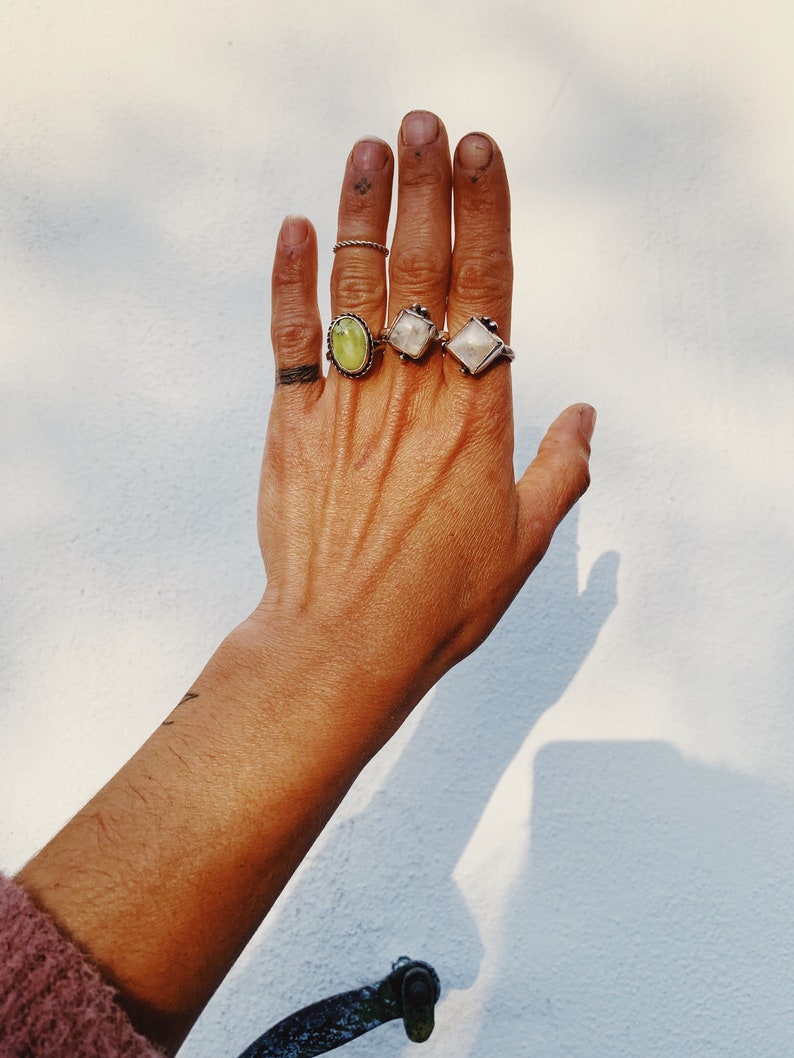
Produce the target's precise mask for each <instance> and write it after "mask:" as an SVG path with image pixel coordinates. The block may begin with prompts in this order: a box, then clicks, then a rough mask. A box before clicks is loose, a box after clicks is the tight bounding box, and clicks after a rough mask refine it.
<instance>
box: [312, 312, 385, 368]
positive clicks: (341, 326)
mask: <svg viewBox="0 0 794 1058" xmlns="http://www.w3.org/2000/svg"><path fill="white" fill-rule="evenodd" d="M379 344H380V343H379V342H377V341H375V339H374V338H373V337H372V334H371V333H370V329H369V327H367V325H366V323H365V322H364V320H362V318H361V317H360V316H357V315H356V314H355V312H343V313H340V315H339V316H335V317H334V318H333V319H332V320H331V325H330V327H329V328H328V352H327V353H326V354H325V355H326V356H327V358H328V359H329V360H330V361H331V363H332V364H333V365H334V367H335V368H336V370H337V371H338V372H339V373H340V375H344V376H345V377H346V378H361V376H362V375H366V373H367V371H369V369H370V368H371V367H372V357H373V354H374V352H375V348H376V346H377V345H379Z"/></svg>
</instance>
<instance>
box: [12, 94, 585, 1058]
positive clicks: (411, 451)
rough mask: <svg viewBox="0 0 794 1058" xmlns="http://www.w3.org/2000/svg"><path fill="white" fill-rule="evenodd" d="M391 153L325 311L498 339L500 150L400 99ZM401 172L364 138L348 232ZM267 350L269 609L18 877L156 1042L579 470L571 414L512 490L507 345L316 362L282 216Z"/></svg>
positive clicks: (345, 196) (190, 1009)
mask: <svg viewBox="0 0 794 1058" xmlns="http://www.w3.org/2000/svg"><path fill="white" fill-rule="evenodd" d="M396 153H397V162H398V202H397V217H396V222H395V229H394V238H393V242H392V247H391V255H390V257H389V259H388V261H387V260H386V258H385V257H384V255H383V254H381V253H379V252H377V251H376V250H372V249H369V248H362V247H347V248H343V249H341V250H340V251H339V252H338V253H337V254H336V257H335V259H334V268H333V273H332V281H331V302H332V312H333V314H334V315H337V314H339V313H341V312H354V313H356V314H357V315H359V316H361V317H362V318H363V319H364V320H365V321H366V323H367V325H368V326H369V328H370V330H371V331H372V333H373V334H376V335H377V334H379V333H381V332H382V331H383V329H384V327H385V326H386V325H387V324H388V323H389V322H391V321H392V320H393V319H394V318H395V317H396V315H397V313H398V312H399V311H400V309H401V308H405V307H407V306H409V305H411V304H413V303H415V302H418V303H420V304H422V305H424V306H426V307H427V309H428V314H429V317H430V319H431V320H433V321H434V322H435V323H436V324H437V325H438V327H439V329H443V328H444V327H446V328H447V329H448V330H449V331H450V332H451V333H454V332H455V331H456V330H457V329H459V328H460V327H461V326H462V325H463V324H464V323H465V322H466V321H467V320H468V319H469V317H470V316H472V315H475V316H480V315H487V316H490V317H492V318H493V319H495V320H497V321H498V324H499V335H500V337H502V338H503V339H504V340H505V341H509V340H510V310H511V299H512V278H513V272H512V257H511V248H510V203H509V191H508V184H507V178H506V175H505V169H504V164H503V160H502V156H501V153H500V151H499V149H498V147H497V146H496V144H495V143H494V142H493V141H492V140H491V139H490V137H488V136H485V135H484V134H481V133H474V134H471V135H469V136H467V137H465V138H464V139H463V140H462V141H461V143H460V144H459V145H458V147H457V150H456V152H455V156H454V161H453V160H452V159H451V158H450V152H449V146H448V141H447V134H446V131H445V129H444V127H443V125H442V124H441V123H440V122H439V121H438V119H437V118H435V117H434V116H433V115H430V114H427V113H425V112H415V113H413V114H410V115H408V117H407V118H406V119H405V120H404V122H403V124H402V127H401V129H400V134H399V137H398V145H397V152H396ZM393 170H394V158H393V155H392V152H391V150H390V148H389V147H388V146H387V145H386V144H385V143H383V142H381V141H380V140H376V139H366V140H362V141H359V143H358V144H356V146H355V147H354V149H353V151H352V152H351V155H350V157H349V158H348V161H347V166H346V169H345V175H344V180H343V185H342V193H341V198H340V207H339V223H338V238H339V239H340V240H341V239H368V240H373V241H375V242H378V243H384V242H385V240H386V236H387V226H388V221H389V214H390V210H391V194H392V179H393ZM453 215H454V223H455V233H456V234H455V244H454V247H453V246H452V243H451V231H452V226H451V220H452V216H453ZM387 268H388V283H387ZM445 321H446V322H445ZM272 342H273V349H274V354H275V366H276V379H277V384H276V386H275V392H274V397H273V403H272V407H271V411H270V420H269V425H268V431H267V440H266V444H265V453H264V459H263V465H262V478H261V488H260V499H259V507H258V530H259V540H260V544H261V549H262V555H263V559H264V564H265V569H266V572H267V587H266V590H265V593H264V596H263V598H262V601H261V603H260V605H259V606H258V607H257V608H256V610H255V611H254V613H253V614H251V616H250V617H248V618H247V619H246V620H245V621H243V622H242V624H241V625H239V626H238V627H237V628H236V629H235V630H234V631H233V632H231V634H230V635H229V636H228V638H227V639H226V640H225V641H224V642H223V643H222V644H221V646H220V647H219V648H218V650H217V652H216V653H215V654H214V655H213V657H212V658H211V659H210V661H209V663H208V664H207V666H206V668H205V669H204V671H203V672H202V673H201V675H200V676H199V677H198V679H197V680H196V682H195V683H194V685H193V686H192V687H191V688H190V691H189V693H188V694H187V695H186V696H185V698H184V699H183V700H182V702H181V703H180V704H179V706H178V707H177V708H176V709H175V710H174V711H173V712H172V713H171V714H170V716H169V717H168V718H167V720H166V721H165V723H164V724H163V725H162V726H161V727H160V728H158V730H157V731H156V732H155V733H154V734H153V735H152V736H151V738H150V739H149V740H148V741H147V742H146V743H145V745H144V746H143V747H142V748H141V749H140V750H139V751H138V752H137V753H136V754H135V756H134V757H133V758H132V759H131V760H130V761H129V763H128V764H127V765H125V767H124V768H123V769H122V770H121V771H120V772H119V773H118V774H117V775H116V776H115V777H114V778H113V779H112V780H111V781H110V782H109V783H108V784H107V785H106V786H105V787H104V789H103V790H101V791H100V792H99V793H98V794H97V795H96V797H94V799H93V800H92V801H91V802H90V803H89V804H88V805H87V806H86V807H85V808H84V809H83V810H82V811H81V812H80V813H79V814H78V815H77V816H76V817H75V818H74V819H73V820H72V821H71V822H70V823H69V824H68V825H67V826H66V827H65V828H64V830H63V831H61V833H60V834H58V835H57V836H56V837H55V838H54V839H53V841H52V842H50V844H49V845H47V846H46V848H45V849H44V850H43V851H42V852H40V853H39V854H38V855H37V856H36V857H35V858H34V859H33V860H32V861H31V862H30V863H29V864H28V865H27V866H26V867H25V868H24V869H23V871H22V872H21V873H20V875H19V878H18V880H19V881H20V882H21V883H22V884H23V885H25V886H26V887H27V888H28V890H29V891H30V892H31V893H32V894H33V895H34V897H35V899H36V900H37V901H38V902H39V903H40V904H41V905H42V906H43V907H45V908H46V909H47V910H48V911H49V912H50V913H51V914H52V915H53V916H54V917H55V918H56V920H57V921H58V922H59V923H60V924H61V925H62V926H63V927H64V928H65V929H66V930H67V931H68V932H69V933H70V934H71V935H72V936H73V937H74V938H75V939H76V940H77V942H78V943H79V944H80V945H81V946H82V948H83V949H84V950H85V951H86V952H87V953H88V954H89V955H90V956H91V957H92V958H93V959H94V960H95V961H96V962H97V963H98V964H99V965H100V966H101V968H102V969H103V971H104V973H105V974H106V976H107V977H108V978H109V979H110V980H111V981H112V982H113V983H114V984H115V985H116V986H117V987H118V989H119V991H120V997H121V1001H122V1003H123V1004H124V1005H125V1007H126V1009H127V1010H128V1011H129V1012H130V1014H131V1016H132V1019H133V1022H134V1023H135V1024H136V1026H137V1027H138V1028H139V1029H140V1031H142V1032H143V1033H144V1034H146V1035H148V1036H150V1037H151V1038H153V1039H155V1040H156V1041H158V1042H160V1043H161V1044H162V1045H163V1046H165V1047H166V1048H167V1050H168V1051H170V1052H172V1053H173V1052H174V1051H175V1050H176V1048H177V1047H178V1045H179V1043H180V1042H181V1041H182V1039H184V1036H185V1035H186V1033H187V1032H188V1031H189V1029H190V1027H191V1025H192V1024H193V1022H194V1021H195V1019H196V1017H197V1016H198V1015H199V1013H200V1012H201V1010H202V1008H203V1007H204V1005H205V1004H206V1002H207V1001H208V999H209V998H210V996H211V995H212V993H213V992H214V991H215V989H216V988H217V986H218V984H219V983H220V981H221V980H222V979H223V977H224V975H225V974H226V973H227V971H228V970H229V968H230V967H231V965H232V963H233V962H234V960H235V959H236V958H237V956H238V955H239V953H240V951H241V950H242V948H243V946H244V945H245V943H246V942H247V941H248V939H249V938H250V936H251V935H252V933H253V932H254V930H255V929H256V928H257V926H258V925H259V924H260V922H261V920H262V918H263V917H264V915H265V914H266V913H267V911H268V910H269V908H270V907H271V906H272V904H273V902H274V900H275V899H276V897H277V896H278V894H279V893H280V891H281V889H282V888H283V886H284V884H285V883H286V881H287V880H288V879H289V877H290V875H291V874H292V873H293V871H294V870H295V868H296V867H297V865H298V864H299V863H300V861H301V859H302V858H303V856H304V855H305V853H306V851H307V850H308V849H309V847H310V846H311V844H312V842H313V841H314V840H315V838H316V837H317V835H318V833H319V832H320V830H321V829H322V827H323V826H324V824H325V823H326V821H327V820H328V818H329V816H330V815H331V813H332V812H333V810H334V808H335V807H336V805H337V804H338V803H339V801H340V800H341V798H342V797H343V796H344V794H345V792H346V791H347V789H348V788H349V786H350V784H351V782H352V781H353V780H354V779H355V777H356V776H357V775H358V773H359V772H360V770H361V768H362V767H363V766H364V765H365V764H366V762H367V761H368V760H369V759H370V758H371V756H372V755H373V754H374V753H375V752H376V751H377V750H378V749H379V748H380V747H381V746H382V745H383V744H384V742H385V741H386V740H387V739H388V738H389V736H390V735H391V734H392V733H393V732H394V731H395V729H396V728H397V727H398V726H399V725H400V723H401V722H402V720H403V719H404V718H405V717H406V716H407V714H408V713H409V712H410V710H411V709H412V708H413V707H414V706H415V705H416V704H417V702H418V701H419V700H420V699H421V698H422V696H423V695H424V694H425V693H426V692H427V691H428V690H429V688H430V687H432V686H433V684H434V683H435V682H436V681H437V680H438V679H439V678H440V677H441V676H442V675H443V674H444V673H445V672H446V671H447V670H448V669H449V668H451V667H452V666H453V665H454V664H455V663H456V662H457V661H459V660H460V659H461V658H463V657H464V656H465V655H467V654H468V653H470V652H471V651H472V650H473V649H474V648H475V647H477V646H478V644H480V643H481V642H482V640H483V639H484V638H485V637H486V636H487V635H488V634H489V632H490V631H491V630H492V628H493V627H494V625H495V624H496V622H497V621H498V619H499V617H500V616H501V614H502V613H503V612H504V610H505V609H506V607H507V606H508V605H509V604H510V602H511V600H512V599H513V597H514V596H515V594H516V592H517V591H518V590H519V588H520V587H521V585H522V584H523V583H524V581H525V580H526V578H527V577H528V576H529V574H530V573H531V571H532V570H533V568H534V567H535V566H536V565H537V563H538V562H539V561H540V559H541V558H542V556H543V554H544V552H545V551H546V548H547V547H548V544H549V541H550V539H551V536H552V533H553V532H554V529H555V528H556V526H557V525H558V524H559V522H560V520H561V519H562V518H563V517H564V515H565V514H566V512H567V511H568V510H569V509H570V507H571V506H572V505H573V504H574V503H575V502H576V500H577V499H578V498H579V497H580V496H581V495H582V493H583V492H584V491H585V489H586V488H587V485H588V480H589V478H588V456H589V441H590V436H591V433H592V429H593V424H594V413H593V410H592V409H591V408H590V407H589V406H588V405H574V406H573V407H571V408H569V409H567V410H566V411H564V412H563V413H562V414H561V415H560V416H559V417H558V418H557V419H556V421H555V422H554V423H553V424H552V426H551V427H550V428H549V431H548V433H547V434H546V437H545V438H544V440H543V442H542V444H541V446H540V449H539V452H538V455H537V456H536V458H535V459H534V460H533V462H532V463H531V465H530V466H529V467H528V469H527V470H526V471H525V473H524V474H523V476H522V477H521V478H520V480H519V481H518V483H516V481H515V479H514V473H513V417H512V398H511V378H510V376H511V368H510V365H509V363H508V362H507V360H505V359H501V360H499V361H497V362H496V363H495V364H494V365H493V366H492V367H490V368H488V369H487V371H486V372H485V373H484V374H483V375H481V376H477V377H471V376H466V375H464V374H462V373H461V371H460V368H459V365H458V364H457V363H456V362H455V361H454V360H453V358H452V357H450V356H443V355H442V352H441V348H440V346H439V345H438V344H436V345H435V346H434V347H433V348H432V349H431V351H430V352H429V353H428V354H427V355H426V356H425V357H423V358H422V359H421V360H420V361H417V362H413V361H408V362H403V361H401V360H400V359H399V358H398V356H397V355H396V354H395V353H394V352H393V351H391V350H389V349H388V348H387V349H386V350H385V351H384V352H382V353H381V352H377V353H376V354H375V358H374V362H373V367H372V369H371V370H370V371H369V372H368V373H367V374H366V375H364V376H363V377H361V378H359V379H350V378H345V377H343V376H342V375H341V374H339V373H337V372H336V371H335V370H334V369H333V368H331V369H330V371H329V372H328V374H327V375H324V374H323V370H322V365H323V362H324V361H323V354H324V347H325V335H324V332H323V327H322V324H321V321H320V313H319V309H318V301H317V242H316V237H315V233H314V229H313V228H312V226H311V224H310V223H309V222H308V221H307V220H305V219H304V218H302V217H299V216H293V217H288V218H287V219H286V220H285V221H284V223H283V225H282V228H281V232H280V234H279V237H278V241H277V245H276V252H275V263H274V267H273V283H272ZM520 351H521V350H520V342H519V343H518V354H519V355H520ZM453 723H454V717H453V716H450V724H451V725H452V724H453Z"/></svg>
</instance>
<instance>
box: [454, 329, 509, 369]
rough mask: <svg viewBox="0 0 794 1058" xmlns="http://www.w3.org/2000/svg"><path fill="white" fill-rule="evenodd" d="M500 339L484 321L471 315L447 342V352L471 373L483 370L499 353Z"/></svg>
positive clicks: (501, 343) (501, 344)
mask: <svg viewBox="0 0 794 1058" xmlns="http://www.w3.org/2000/svg"><path fill="white" fill-rule="evenodd" d="M502 346H503V342H502V339H501V338H499V337H498V336H497V335H495V334H494V333H493V331H490V330H489V329H488V328H487V327H486V326H485V324H484V323H481V322H480V321H479V320H478V319H475V318H474V317H472V318H471V319H470V320H469V322H468V323H466V324H464V325H463V327H461V329H460V330H459V331H458V333H457V334H456V335H455V336H454V338H450V340H449V341H448V342H447V352H448V353H452V355H453V356H454V357H455V359H456V360H459V361H460V363H461V364H463V366H464V367H465V368H466V370H467V371H468V372H470V373H471V374H472V375H476V374H477V373H478V372H479V371H483V370H484V369H485V368H486V367H487V366H488V364H490V362H491V361H492V360H493V359H495V357H497V356H498V355H499V350H500V349H501V348H502Z"/></svg>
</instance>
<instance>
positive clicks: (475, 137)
mask: <svg viewBox="0 0 794 1058" xmlns="http://www.w3.org/2000/svg"><path fill="white" fill-rule="evenodd" d="M492 158H493V143H492V142H491V140H490V139H489V138H488V137H487V136H483V135H482V134H481V133H479V132H472V133H470V135H468V136H464V138H463V139H462V140H461V141H460V143H459V144H458V162H459V163H460V165H461V166H462V167H463V168H464V169H487V168H488V166H489V165H490V164H491V159H492Z"/></svg>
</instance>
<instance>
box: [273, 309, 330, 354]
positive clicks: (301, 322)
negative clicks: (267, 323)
mask: <svg viewBox="0 0 794 1058" xmlns="http://www.w3.org/2000/svg"><path fill="white" fill-rule="evenodd" d="M270 336H271V340H272V342H273V348H274V350H275V352H276V356H277V358H278V361H279V364H281V366H283V367H289V366H291V365H292V364H293V363H298V362H300V363H302V362H303V361H304V360H305V359H306V358H307V354H309V356H310V357H311V358H317V351H318V349H319V348H320V346H321V344H322V327H321V326H320V322H319V320H316V319H315V320H312V319H307V318H305V317H303V318H301V317H299V316H296V315H292V314H285V315H284V316H283V317H280V318H278V319H274V320H273V322H272V324H271V327H270Z"/></svg>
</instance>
